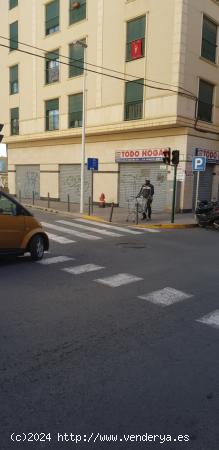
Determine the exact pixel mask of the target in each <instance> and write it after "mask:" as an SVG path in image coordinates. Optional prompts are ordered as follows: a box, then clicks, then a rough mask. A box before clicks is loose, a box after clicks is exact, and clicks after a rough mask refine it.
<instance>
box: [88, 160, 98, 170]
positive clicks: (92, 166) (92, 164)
mask: <svg viewBox="0 0 219 450" xmlns="http://www.w3.org/2000/svg"><path fill="white" fill-rule="evenodd" d="M87 169H88V170H98V159H97V158H87Z"/></svg>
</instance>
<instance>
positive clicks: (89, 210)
mask: <svg viewBox="0 0 219 450" xmlns="http://www.w3.org/2000/svg"><path fill="white" fill-rule="evenodd" d="M90 214H91V197H89V200H88V216H90Z"/></svg>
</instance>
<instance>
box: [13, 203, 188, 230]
mask: <svg viewBox="0 0 219 450" xmlns="http://www.w3.org/2000/svg"><path fill="white" fill-rule="evenodd" d="M22 203H23V204H24V205H26V206H27V207H29V208H30V207H33V208H36V209H40V210H42V211H48V212H55V213H59V212H60V213H62V214H66V215H67V216H69V215H70V216H73V217H84V218H86V219H90V220H97V221H98V220H99V221H106V222H109V221H110V215H111V207H109V206H106V207H105V208H100V207H99V206H96V205H94V207H93V214H91V215H88V214H89V213H88V205H85V208H84V214H80V211H79V205H78V204H74V203H71V204H70V212H69V211H68V204H67V203H65V202H56V201H50V203H49V207H48V201H47V200H35V202H34V205H32V201H31V200H28V199H23V201H22ZM112 223H114V224H120V225H126V226H127V225H129V226H133V225H134V226H136V215H135V214H128V209H126V208H120V207H114V209H113V215H112ZM137 226H139V227H146V228H151V227H152V228H155V227H163V228H192V227H195V226H196V221H195V216H194V214H193V213H180V214H176V215H175V222H174V224H171V212H168V213H157V212H155V213H152V220H150V221H145V220H143V221H142V220H141V215H139V224H138V225H137Z"/></svg>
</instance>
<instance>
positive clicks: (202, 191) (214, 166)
mask: <svg viewBox="0 0 219 450" xmlns="http://www.w3.org/2000/svg"><path fill="white" fill-rule="evenodd" d="M195 153H196V155H197V156H205V157H206V170H205V171H204V172H200V181H199V193H198V200H199V201H203V200H208V201H210V200H214V201H218V200H219V151H209V150H206V149H201V148H196V151H195ZM195 194H196V175H195V176H194V187H193V201H194V198H195Z"/></svg>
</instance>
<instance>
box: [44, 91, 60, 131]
mask: <svg viewBox="0 0 219 450" xmlns="http://www.w3.org/2000/svg"><path fill="white" fill-rule="evenodd" d="M58 129H59V99H58V98H56V99H54V100H48V101H47V102H46V130H47V131H53V130H58Z"/></svg>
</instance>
